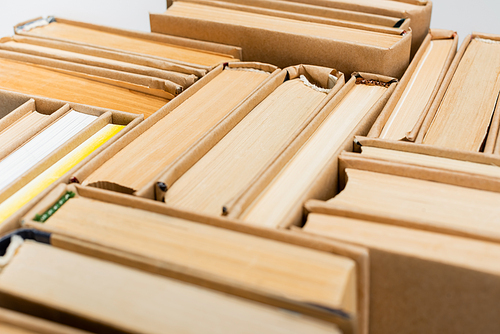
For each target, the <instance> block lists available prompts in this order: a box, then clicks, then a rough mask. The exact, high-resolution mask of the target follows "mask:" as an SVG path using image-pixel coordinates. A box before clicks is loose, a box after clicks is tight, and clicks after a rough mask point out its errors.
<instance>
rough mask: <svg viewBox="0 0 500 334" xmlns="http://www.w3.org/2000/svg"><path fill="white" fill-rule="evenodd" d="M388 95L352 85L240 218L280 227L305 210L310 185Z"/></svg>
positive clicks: (382, 90)
mask: <svg viewBox="0 0 500 334" xmlns="http://www.w3.org/2000/svg"><path fill="white" fill-rule="evenodd" d="M386 91H387V87H386V86H383V85H380V86H377V85H367V84H362V83H358V84H355V85H352V86H351V89H349V91H348V92H347V93H346V95H345V96H344V97H343V98H342V100H341V101H340V102H339V103H338V104H337V106H336V107H335V108H333V110H332V111H331V112H330V114H329V115H328V116H327V117H326V118H325V120H324V121H323V123H322V124H321V125H320V126H319V127H318V129H317V130H316V131H315V132H314V133H313V134H312V135H311V137H310V138H309V140H308V141H307V142H306V143H305V144H304V145H303V146H302V148H301V149H300V150H299V151H298V152H297V153H296V154H295V156H294V157H293V158H292V159H291V160H290V161H289V162H288V164H287V165H286V166H285V167H284V168H283V169H282V170H281V172H280V173H279V174H278V175H277V176H276V177H275V178H274V179H273V180H272V181H271V182H270V183H269V185H268V186H267V188H265V189H264V190H263V191H262V193H261V194H260V195H259V197H258V198H257V199H256V200H255V201H254V202H253V203H252V204H251V205H250V206H249V207H248V208H247V210H246V211H245V212H244V213H243V214H242V215H241V216H240V217H239V218H240V219H243V220H244V221H246V222H248V223H250V224H255V225H260V226H267V227H278V226H279V225H280V224H281V222H282V221H283V219H284V218H285V217H286V216H287V215H288V213H289V212H290V211H291V210H294V209H295V208H297V207H302V205H303V203H302V202H301V200H302V198H303V194H304V193H305V192H306V191H307V189H308V187H309V186H310V184H311V183H312V182H313V181H314V180H315V178H316V177H317V175H318V174H319V173H320V172H321V171H322V169H323V168H325V166H326V165H327V164H328V163H329V161H330V160H331V158H332V157H333V155H334V154H335V153H336V152H337V151H338V150H339V149H340V147H341V146H342V145H343V143H344V142H345V140H346V139H347V137H348V136H349V135H350V133H351V132H352V131H353V129H354V128H356V126H357V125H358V124H359V122H361V120H363V118H364V117H365V116H366V114H367V113H368V112H369V111H370V110H371V108H372V107H373V106H374V105H375V104H376V103H377V102H378V101H379V100H380V99H381V98H382V96H383V95H384V94H385V92H386Z"/></svg>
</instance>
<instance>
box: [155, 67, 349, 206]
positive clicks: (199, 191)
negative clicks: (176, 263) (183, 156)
mask: <svg viewBox="0 0 500 334" xmlns="http://www.w3.org/2000/svg"><path fill="white" fill-rule="evenodd" d="M284 71H288V73H289V75H288V77H289V80H286V81H285V82H282V83H281V84H279V85H278V86H276V87H275V88H274V89H273V90H272V91H271V92H270V93H269V95H267V96H266V98H265V99H263V100H262V102H260V103H259V104H258V105H257V106H255V107H254V108H252V109H251V110H250V111H249V112H248V114H247V115H246V116H245V117H244V118H243V119H242V120H241V121H240V122H239V123H238V124H236V125H235V126H234V128H232V129H231V130H230V131H229V132H228V133H227V134H226V135H225V136H224V137H223V138H221V139H220V140H219V141H218V142H217V143H216V144H215V145H214V146H213V148H211V149H210V150H209V151H208V152H207V153H206V154H205V155H203V156H199V155H198V154H197V150H196V148H194V149H193V150H192V151H191V153H192V155H197V158H198V160H197V161H195V163H194V164H192V166H190V168H189V169H188V170H187V171H186V172H185V173H183V174H182V175H180V176H179V177H178V178H177V179H176V180H175V181H174V182H172V183H171V184H170V183H167V184H169V187H168V189H167V191H166V193H165V197H164V201H165V203H167V204H168V205H172V206H175V207H179V208H183V209H186V210H192V211H195V212H203V213H206V214H211V215H220V214H225V213H226V210H225V205H226V204H227V203H228V201H230V200H231V199H232V198H234V197H235V196H237V195H238V194H240V193H241V192H242V191H245V189H246V187H248V185H249V184H251V183H252V182H253V180H254V179H255V177H257V176H258V175H259V174H260V173H261V172H262V171H263V170H265V168H266V167H267V166H268V165H269V164H270V163H272V162H273V161H274V160H275V159H276V157H277V156H279V154H280V153H281V152H282V151H283V150H284V149H285V148H286V147H287V146H288V145H289V143H290V142H291V141H293V140H294V139H295V138H296V137H297V136H298V135H299V134H300V133H301V131H302V130H303V129H304V128H305V127H306V126H307V125H308V124H309V123H310V122H311V120H313V119H314V118H315V117H316V116H317V115H318V113H319V112H320V111H321V110H323V108H324V107H325V105H326V104H327V103H328V102H329V101H330V99H331V98H332V97H333V96H335V94H336V93H337V91H338V89H339V86H341V85H342V84H343V82H342V83H340V82H339V84H335V82H336V81H337V76H338V73H337V71H336V70H333V69H330V68H322V67H314V66H310V67H308V66H298V67H294V68H290V69H288V70H287V69H285V70H284ZM308 71H309V72H308ZM314 73H315V74H316V75H315V76H314V75H313V76H311V74H314ZM306 75H308V76H307V77H306ZM328 78H335V80H334V81H332V80H330V81H329V80H328ZM309 79H310V80H309ZM341 79H342V80H343V76H342V77H341ZM314 84H317V85H321V86H317V85H314ZM337 85H338V86H337ZM192 160H195V159H192ZM175 168H176V167H175V166H173V167H172V169H173V170H175Z"/></svg>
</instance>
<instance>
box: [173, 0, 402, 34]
mask: <svg viewBox="0 0 500 334" xmlns="http://www.w3.org/2000/svg"><path fill="white" fill-rule="evenodd" d="M190 1H197V2H199V1H207V0H190ZM208 1H210V3H212V4H214V5H216V6H219V7H222V8H233V9H237V8H245V10H246V11H250V12H253V13H260V14H269V15H273V16H279V17H286V18H292V19H298V20H303V21H308V22H317V23H326V24H333V25H338V26H344V27H351V28H361V29H368V30H375V31H376V30H378V31H390V30H391V29H404V30H408V28H409V27H410V21H411V20H410V19H408V18H406V16H402V15H398V16H392V15H391V16H387V15H380V14H371V13H363V12H360V11H356V10H346V9H338V8H327V7H323V6H317V5H311V4H306V3H299V2H291V1H280V0H223V1H220V0H218V1H214V0H208ZM167 7H170V6H167Z"/></svg>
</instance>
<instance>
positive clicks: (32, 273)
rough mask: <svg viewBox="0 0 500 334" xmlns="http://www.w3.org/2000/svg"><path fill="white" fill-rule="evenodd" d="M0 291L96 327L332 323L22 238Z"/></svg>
mask: <svg viewBox="0 0 500 334" xmlns="http://www.w3.org/2000/svg"><path fill="white" fill-rule="evenodd" d="M19 238H20V237H19ZM20 239H21V242H22V238H20ZM34 279H35V280H36V282H37V284H36V285H34V284H33V280H34ZM131 287H136V288H131ZM0 295H1V296H2V298H1V299H0V304H4V303H5V302H6V301H10V302H12V303H15V304H14V305H15V307H16V309H18V310H25V311H27V312H32V313H38V314H41V315H43V316H44V317H46V318H48V319H52V320H55V319H57V320H59V321H63V322H66V324H67V325H73V324H74V325H76V326H78V327H81V328H82V329H86V330H90V331H92V332H136V333H168V332H186V333H199V332H209V333H218V332H220V331H223V332H231V331H235V330H237V331H244V332H245V333H256V332H259V333H282V332H291V333H303V332H307V333H331V332H332V328H334V326H333V325H332V324H328V323H324V322H322V321H319V320H317V319H311V318H310V317H307V316H301V315H297V314H292V313H287V312H283V311H281V310H280V309H278V308H276V307H272V306H268V305H262V304H260V303H255V302H251V301H248V300H244V299H241V298H238V297H234V296H229V295H227V294H223V293H220V292H217V291H213V290H209V289H206V288H203V287H199V286H194V285H191V284H187V283H184V282H180V281H177V280H174V279H170V278H165V277H160V276H158V275H154V274H151V273H146V272H143V271H140V270H137V269H132V268H128V267H125V266H123V265H119V264H114V263H111V262H107V261H103V260H99V259H95V258H92V257H88V256H84V255H80V254H77V253H73V252H70V251H67V250H62V249H60V248H56V247H53V246H50V245H46V244H42V243H38V242H35V241H30V240H27V241H24V242H22V244H21V245H20V246H18V248H17V251H16V253H15V254H14V255H13V257H12V258H11V259H10V260H9V261H8V262H7V264H6V265H5V266H4V267H3V269H2V271H1V273H0ZM165 314H168V315H169V316H165ZM335 332H336V329H334V333H335Z"/></svg>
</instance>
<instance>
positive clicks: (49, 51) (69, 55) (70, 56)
mask: <svg viewBox="0 0 500 334" xmlns="http://www.w3.org/2000/svg"><path fill="white" fill-rule="evenodd" d="M43 41H44V40H42V42H40V41H36V39H34V38H28V37H24V38H3V39H1V40H0V49H1V50H4V51H9V52H16V53H22V54H26V55H32V56H36V57H43V58H49V59H54V60H59V61H64V62H71V63H75V64H82V65H88V66H92V67H94V68H96V67H97V68H104V69H109V70H113V71H120V73H121V72H125V73H132V74H137V75H141V76H145V77H151V78H157V79H162V80H167V81H169V82H172V83H175V84H177V85H180V86H181V87H182V88H183V89H186V88H188V87H189V86H191V85H192V84H193V83H194V82H195V81H196V80H197V79H198V77H197V76H196V75H194V74H185V73H181V72H175V71H173V70H163V69H157V68H154V67H149V66H144V65H138V64H134V63H130V62H126V61H121V60H115V59H109V58H105V57H102V56H96V55H92V54H85V53H81V52H82V51H83V52H84V51H86V50H84V49H83V48H82V49H79V48H77V47H76V48H75V47H74V49H76V50H74V51H69V50H70V49H72V48H71V47H70V46H68V45H65V43H59V44H55V43H54V44H52V45H51V43H43ZM34 43H39V44H44V45H37V44H34ZM48 45H51V46H48ZM64 48H66V50H65V49H64ZM78 51H80V52H78ZM3 54H6V53H5V52H4V53H3ZM96 54H99V53H98V52H96ZM32 59H37V58H35V57H32ZM38 59H39V58H38ZM42 61H45V62H46V63H48V62H49V61H47V60H42ZM50 63H51V64H53V63H57V62H50ZM61 64H62V63H61ZM64 65H66V66H67V67H69V66H70V65H69V64H64ZM73 68H83V69H86V68H87V67H83V66H80V67H78V66H73ZM94 72H97V70H96V69H94ZM101 72H103V73H104V74H107V73H116V72H110V71H101ZM121 77H125V78H126V76H125V75H122V76H121ZM131 77H132V76H131ZM171 93H175V91H173V90H172V91H171Z"/></svg>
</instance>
